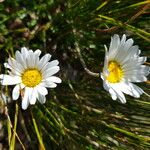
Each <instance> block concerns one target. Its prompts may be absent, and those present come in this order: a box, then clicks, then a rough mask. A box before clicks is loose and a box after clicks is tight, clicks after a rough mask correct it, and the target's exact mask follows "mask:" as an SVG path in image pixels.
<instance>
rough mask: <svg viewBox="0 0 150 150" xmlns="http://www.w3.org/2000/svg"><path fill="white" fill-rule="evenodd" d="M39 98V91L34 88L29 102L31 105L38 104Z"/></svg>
mask: <svg viewBox="0 0 150 150" xmlns="http://www.w3.org/2000/svg"><path fill="white" fill-rule="evenodd" d="M37 97H38V93H37V89H36V88H33V89H32V93H31V95H30V98H29V101H30V104H31V105H34V104H35V102H36V98H37Z"/></svg>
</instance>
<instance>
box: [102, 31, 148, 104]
mask: <svg viewBox="0 0 150 150" xmlns="http://www.w3.org/2000/svg"><path fill="white" fill-rule="evenodd" d="M105 49H106V53H105V62H104V68H103V72H102V73H101V78H102V79H103V87H104V89H105V90H106V91H108V92H109V93H110V95H111V97H112V99H113V100H116V99H117V98H119V100H120V101H121V102H122V103H126V98H125V96H124V94H123V93H125V94H128V95H130V96H133V97H135V98H139V97H140V95H141V94H142V93H145V92H144V91H143V90H142V89H141V88H140V87H138V86H136V85H135V84H133V83H132V82H144V81H146V80H147V78H146V76H148V74H149V71H150V67H148V66H145V65H142V64H143V63H144V62H145V61H146V59H147V58H146V57H140V56H139V54H140V52H141V51H140V50H139V48H138V46H137V45H134V46H133V40H132V39H128V40H126V35H123V36H122V38H121V39H120V38H119V36H118V35H116V34H115V35H114V36H113V37H112V38H111V42H110V47H109V51H107V47H106V46H105Z"/></svg>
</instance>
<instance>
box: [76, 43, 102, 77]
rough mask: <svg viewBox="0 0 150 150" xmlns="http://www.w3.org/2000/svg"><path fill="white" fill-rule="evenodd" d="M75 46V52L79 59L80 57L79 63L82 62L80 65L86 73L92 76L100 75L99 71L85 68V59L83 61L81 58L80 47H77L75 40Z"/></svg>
mask: <svg viewBox="0 0 150 150" xmlns="http://www.w3.org/2000/svg"><path fill="white" fill-rule="evenodd" d="M75 47H76V48H75V50H76V52H77V54H78V57H79V59H80V62H81V64H82V67H83V68H84V70H85V72H86V73H87V74H89V75H91V76H93V77H99V76H100V74H99V73H95V72H92V71H90V70H89V69H88V68H87V66H86V64H85V61H84V59H83V57H82V55H81V51H80V48H79V46H78V43H77V42H75Z"/></svg>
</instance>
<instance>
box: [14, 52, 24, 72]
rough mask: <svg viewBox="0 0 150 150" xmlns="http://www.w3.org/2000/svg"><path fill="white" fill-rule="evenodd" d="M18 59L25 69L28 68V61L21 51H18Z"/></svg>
mask: <svg viewBox="0 0 150 150" xmlns="http://www.w3.org/2000/svg"><path fill="white" fill-rule="evenodd" d="M16 60H17V62H18V63H19V64H20V65H21V66H22V67H23V69H26V68H27V65H26V61H25V59H24V58H23V56H22V54H21V53H20V52H19V51H16Z"/></svg>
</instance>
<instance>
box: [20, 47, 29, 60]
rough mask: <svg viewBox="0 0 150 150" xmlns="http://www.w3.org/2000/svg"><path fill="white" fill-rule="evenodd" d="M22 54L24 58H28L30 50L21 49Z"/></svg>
mask: <svg viewBox="0 0 150 150" xmlns="http://www.w3.org/2000/svg"><path fill="white" fill-rule="evenodd" d="M21 53H22V55H23V57H24V58H27V57H28V49H27V48H26V47H22V48H21Z"/></svg>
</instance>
